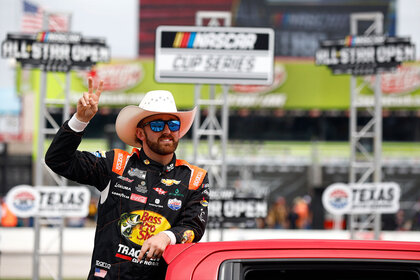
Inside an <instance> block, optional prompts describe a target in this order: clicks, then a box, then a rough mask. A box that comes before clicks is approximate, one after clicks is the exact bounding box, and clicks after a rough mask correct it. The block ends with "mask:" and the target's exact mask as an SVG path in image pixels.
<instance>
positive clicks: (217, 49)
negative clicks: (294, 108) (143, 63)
mask: <svg viewBox="0 0 420 280" xmlns="http://www.w3.org/2000/svg"><path fill="white" fill-rule="evenodd" d="M273 66H274V31H273V30H272V29H270V28H244V27H202V26H159V27H158V28H157V30H156V52H155V79H156V81H158V82H169V83H194V84H259V85H269V84H271V83H272V82H273Z"/></svg>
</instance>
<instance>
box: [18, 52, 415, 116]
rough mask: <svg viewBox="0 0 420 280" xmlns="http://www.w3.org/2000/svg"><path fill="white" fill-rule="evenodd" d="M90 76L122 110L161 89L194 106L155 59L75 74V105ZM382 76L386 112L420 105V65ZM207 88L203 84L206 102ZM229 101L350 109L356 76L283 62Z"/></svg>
mask: <svg viewBox="0 0 420 280" xmlns="http://www.w3.org/2000/svg"><path fill="white" fill-rule="evenodd" d="M22 73H23V72H22V71H19V72H18V79H17V80H18V89H19V92H21V93H22V94H24V93H25V90H28V89H29V90H30V91H36V90H39V87H40V84H39V75H40V71H39V70H32V71H31V73H30V75H22ZM48 75H53V74H48ZM60 75H61V76H60ZM88 76H91V77H93V79H94V84H95V85H97V83H99V80H103V81H104V92H103V93H102V95H101V105H102V106H113V107H119V108H121V107H123V106H126V105H128V104H139V103H140V100H141V99H142V98H143V97H144V95H145V94H146V92H148V91H151V90H157V89H162V90H169V91H171V92H172V93H173V95H174V97H175V100H176V103H177V106H178V109H188V108H192V107H193V106H194V85H193V84H176V83H158V82H156V81H155V79H154V61H153V58H141V59H137V60H115V61H112V62H111V63H107V64H102V63H100V64H97V65H96V66H94V67H93V68H92V70H90V71H72V72H71V90H70V93H71V102H72V103H73V104H75V103H76V102H77V100H78V99H79V98H80V96H81V95H82V94H83V92H85V91H87V77H88ZM381 77H382V81H381V85H382V92H383V98H382V103H383V107H384V108H390V109H392V108H406V109H416V108H418V107H419V106H420V62H412V63H403V64H402V65H401V66H399V67H398V68H397V70H396V71H395V72H392V73H386V74H382V75H381ZM60 79H61V80H60ZM48 81H49V82H48V87H47V97H48V98H49V99H62V98H64V94H63V90H62V87H61V83H65V75H64V74H60V73H58V74H55V75H54V77H53V78H51V79H48ZM358 82H359V83H365V87H364V88H363V89H362V90H361V94H360V95H359V97H358V98H359V99H358V102H363V104H373V101H374V84H375V77H374V76H365V77H360V78H358ZM207 86H208V85H203V86H202V87H203V89H202V92H203V97H204V98H205V97H206V94H207V92H208V91H206V90H205V89H206V87H207ZM215 90H216V94H221V93H222V88H221V87H219V86H218V85H216V87H215ZM228 102H229V105H230V106H231V108H251V109H254V108H256V109H285V110H310V109H319V110H347V109H348V108H349V106H350V77H349V76H347V75H333V74H332V73H331V71H330V70H329V69H328V67H327V66H316V65H315V64H314V61H313V60H281V59H277V60H276V61H275V64H274V77H273V83H272V84H270V85H240V84H235V85H230V88H229V93H228Z"/></svg>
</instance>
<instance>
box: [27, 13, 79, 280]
mask: <svg viewBox="0 0 420 280" xmlns="http://www.w3.org/2000/svg"><path fill="white" fill-rule="evenodd" d="M66 16H67V17H68V27H69V29H70V26H71V14H66ZM49 17H50V14H49V13H46V15H45V16H44V19H43V27H44V30H47V29H48V22H49ZM47 73H48V72H47V70H46V69H41V77H40V90H39V113H38V137H37V154H36V162H35V186H44V185H45V184H44V182H45V177H44V173H45V171H47V172H48V174H49V175H51V177H52V178H53V179H54V181H55V182H56V183H57V184H58V185H59V186H67V184H68V183H67V179H65V178H63V177H61V176H58V175H57V174H55V173H54V172H53V171H51V170H50V169H49V168H48V167H47V166H46V165H45V162H44V154H45V150H44V143H45V138H46V136H47V135H55V134H56V133H57V131H58V129H59V128H60V125H59V124H57V122H56V121H55V120H54V119H53V117H52V116H51V113H50V111H49V109H50V108H57V107H62V116H63V122H64V121H65V120H67V119H68V118H69V112H70V83H71V79H70V72H67V73H66V74H65V82H64V83H63V81H62V79H61V78H60V77H58V74H57V73H53V77H54V78H55V79H56V81H57V82H58V83H59V84H60V85H61V88H62V89H63V91H62V93H61V94H62V95H63V99H57V100H51V99H47V82H48V80H47V77H48V75H47ZM49 126H51V127H52V128H50V127H49ZM44 225H48V226H53V227H54V228H56V229H57V241H58V251H55V252H45V251H41V246H40V245H41V244H40V243H41V227H42V226H44ZM64 226H65V224H64V218H63V217H56V218H54V219H51V218H45V217H40V216H35V217H34V239H35V240H34V252H33V266H32V272H33V273H32V279H35V280H38V279H40V267H41V263H42V257H56V258H57V259H58V261H57V275H54V272H53V271H51V269H50V267H49V265H48V264H47V263H43V264H44V265H45V268H46V270H47V271H48V272H49V274H50V275H51V276H52V277H53V278H54V279H62V278H63V277H62V275H63V270H62V267H63V229H64Z"/></svg>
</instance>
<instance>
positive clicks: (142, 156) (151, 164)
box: [140, 149, 176, 173]
mask: <svg viewBox="0 0 420 280" xmlns="http://www.w3.org/2000/svg"><path fill="white" fill-rule="evenodd" d="M140 160H141V161H142V163H143V164H145V165H147V166H148V167H150V168H155V169H157V170H159V171H163V172H166V173H168V172H170V171H172V170H173V169H174V168H175V163H176V155H175V153H174V156H173V157H172V160H171V161H170V162H169V164H168V165H163V164H161V163H159V162H157V161H154V160H153V159H151V158H149V157H148V156H147V155H146V154H145V153H144V151H143V149H140Z"/></svg>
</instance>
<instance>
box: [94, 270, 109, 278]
mask: <svg viewBox="0 0 420 280" xmlns="http://www.w3.org/2000/svg"><path fill="white" fill-rule="evenodd" d="M107 272H108V271H107V270H105V269H102V268H98V267H95V275H94V276H96V277H101V278H105V276H106V274H107Z"/></svg>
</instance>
